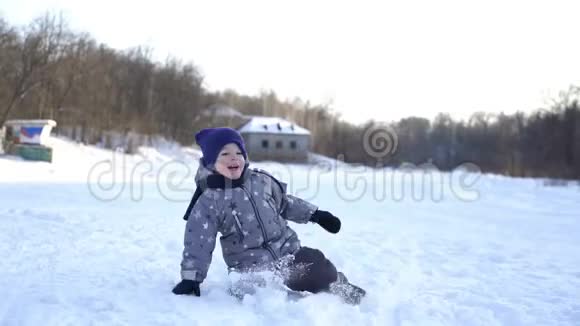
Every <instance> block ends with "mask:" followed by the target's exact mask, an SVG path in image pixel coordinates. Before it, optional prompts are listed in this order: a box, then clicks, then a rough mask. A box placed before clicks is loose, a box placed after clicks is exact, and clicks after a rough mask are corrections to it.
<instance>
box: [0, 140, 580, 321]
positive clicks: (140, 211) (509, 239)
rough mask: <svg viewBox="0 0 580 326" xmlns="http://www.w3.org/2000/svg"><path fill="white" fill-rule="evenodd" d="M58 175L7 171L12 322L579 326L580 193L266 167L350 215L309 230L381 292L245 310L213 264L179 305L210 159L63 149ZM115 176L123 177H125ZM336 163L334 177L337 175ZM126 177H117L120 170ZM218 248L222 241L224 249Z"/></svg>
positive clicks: (501, 180) (493, 180) (4, 276)
mask: <svg viewBox="0 0 580 326" xmlns="http://www.w3.org/2000/svg"><path fill="white" fill-rule="evenodd" d="M54 142H55V143H54V146H55V156H54V157H55V159H54V163H53V164H48V163H40V162H26V161H21V160H19V159H16V158H13V157H2V158H0V294H1V297H2V298H1V300H0V325H75V326H76V325H486V326H488V325H510V326H512V325H578V321H579V320H580V294H579V293H580V213H579V212H580V200H579V198H580V191H579V189H578V188H576V187H545V186H543V183H542V182H540V181H537V180H523V179H513V178H506V177H499V176H491V175H484V176H479V177H478V176H477V175H469V174H458V173H432V174H431V175H430V177H431V178H432V179H429V178H426V177H425V175H423V174H421V173H418V172H415V173H404V172H401V171H398V172H396V171H392V170H380V171H379V170H364V169H360V168H354V167H350V166H348V165H344V164H341V165H336V166H333V164H332V160H325V162H326V163H328V164H324V165H321V166H308V165H282V164H275V163H261V164H255V165H254V166H259V167H261V168H264V169H266V170H269V171H272V172H274V173H275V174H276V175H278V176H279V177H280V178H281V179H283V180H284V181H286V182H288V183H289V185H290V189H291V192H293V193H295V194H297V195H299V196H302V197H304V198H307V199H309V200H310V201H312V202H314V203H316V204H318V205H319V206H320V207H321V208H322V209H327V210H330V211H331V212H333V213H334V214H335V215H337V216H339V217H340V218H341V219H342V221H343V228H342V230H341V232H340V233H338V234H337V235H331V234H329V233H326V232H325V231H324V230H323V229H322V228H320V227H318V226H316V225H313V224H308V225H294V228H295V229H296V230H297V232H298V233H299V235H300V237H301V240H302V243H303V244H304V245H307V246H311V247H316V248H320V249H322V250H323V251H324V252H325V253H326V254H327V256H329V257H330V259H331V260H332V261H333V262H334V263H335V265H337V267H338V268H339V269H340V270H342V271H344V272H345V273H346V274H347V275H348V276H349V279H350V280H351V281H352V282H353V283H356V284H358V285H360V286H362V287H364V288H365V289H367V290H368V293H369V294H368V297H367V298H365V300H364V301H363V303H362V304H361V305H360V306H349V305H346V304H343V303H341V302H340V301H339V300H338V299H337V298H335V297H332V296H330V295H317V296H310V297H308V298H305V299H302V300H299V301H295V302H294V301H292V302H289V301H287V300H286V298H285V295H284V294H283V293H281V292H280V291H278V290H276V289H275V288H265V289H262V290H260V291H259V292H258V293H257V294H256V295H255V296H252V297H246V299H245V300H244V302H243V303H238V302H237V301H236V300H235V299H233V298H232V297H230V296H228V295H227V293H226V291H227V286H228V281H229V279H228V274H227V272H226V269H225V264H224V262H223V260H222V258H221V256H220V252H221V249H220V248H216V250H215V251H214V253H215V254H214V260H213V263H212V266H211V269H210V272H209V276H208V278H207V280H206V282H204V283H203V284H202V296H201V297H200V298H196V297H187V296H186V297H183V296H175V295H173V294H172V293H171V288H172V286H173V285H174V284H175V283H176V282H177V281H178V280H179V262H180V256H181V250H182V241H183V240H182V236H183V227H184V221H183V220H182V219H181V216H182V215H183V212H184V210H185V208H186V206H187V203H188V200H189V197H190V196H191V193H192V190H193V182H192V175H191V174H192V173H194V172H195V169H196V168H197V158H198V157H199V152H198V151H196V150H195V149H193V148H180V147H176V146H173V145H171V144H169V143H167V144H165V145H158V146H156V147H155V148H140V149H139V154H137V155H128V156H126V155H121V154H113V153H112V152H110V151H107V150H102V149H98V148H94V147H91V146H82V145H78V144H75V143H72V142H69V141H67V140H64V139H55V140H54ZM112 165H113V166H114V167H113V168H111V166H112ZM329 166H330V168H329ZM112 171H115V173H112ZM218 246H219V244H218Z"/></svg>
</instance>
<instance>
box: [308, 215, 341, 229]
mask: <svg viewBox="0 0 580 326" xmlns="http://www.w3.org/2000/svg"><path fill="white" fill-rule="evenodd" d="M310 221H312V222H314V223H318V224H319V225H320V226H322V227H323V228H324V229H325V230H326V231H328V232H330V233H338V231H340V220H339V219H338V217H336V216H334V215H332V214H330V213H329V212H327V211H321V210H316V212H314V214H312V216H311V217H310Z"/></svg>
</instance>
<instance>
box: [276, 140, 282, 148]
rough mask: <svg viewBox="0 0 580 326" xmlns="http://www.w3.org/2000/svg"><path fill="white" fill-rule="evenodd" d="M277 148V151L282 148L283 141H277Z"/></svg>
mask: <svg viewBox="0 0 580 326" xmlns="http://www.w3.org/2000/svg"><path fill="white" fill-rule="evenodd" d="M276 148H277V149H281V148H282V141H281V140H277V141H276Z"/></svg>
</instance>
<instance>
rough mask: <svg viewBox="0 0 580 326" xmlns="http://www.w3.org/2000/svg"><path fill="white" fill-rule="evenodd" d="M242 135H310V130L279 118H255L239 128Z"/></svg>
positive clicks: (251, 118)
mask: <svg viewBox="0 0 580 326" xmlns="http://www.w3.org/2000/svg"><path fill="white" fill-rule="evenodd" d="M238 131H239V132H240V133H266V134H286V135H310V131H308V129H305V128H302V127H300V126H299V125H297V124H295V123H293V122H290V121H288V120H284V119H282V118H277V117H262V116H253V117H250V120H249V121H248V122H246V123H245V124H243V125H242V126H241V127H240V128H238Z"/></svg>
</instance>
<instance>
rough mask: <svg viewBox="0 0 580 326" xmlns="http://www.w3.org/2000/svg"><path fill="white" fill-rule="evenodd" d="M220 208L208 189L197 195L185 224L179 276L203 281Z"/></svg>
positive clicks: (213, 245)
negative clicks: (197, 197)
mask: <svg viewBox="0 0 580 326" xmlns="http://www.w3.org/2000/svg"><path fill="white" fill-rule="evenodd" d="M219 216H220V210H219V208H218V206H217V201H216V200H214V199H213V198H212V195H211V193H210V191H206V192H205V193H204V194H203V195H201V196H200V197H199V200H198V201H197V202H196V203H195V206H193V209H192V210H191V212H190V215H189V218H188V220H187V224H186V226H185V236H184V242H183V244H184V249H183V258H182V261H181V278H182V279H184V280H193V281H198V282H203V280H204V279H205V278H206V276H207V271H208V269H209V266H210V264H211V260H212V255H213V251H214V249H215V244H216V236H217V232H218V223H219V222H218V221H219Z"/></svg>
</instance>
